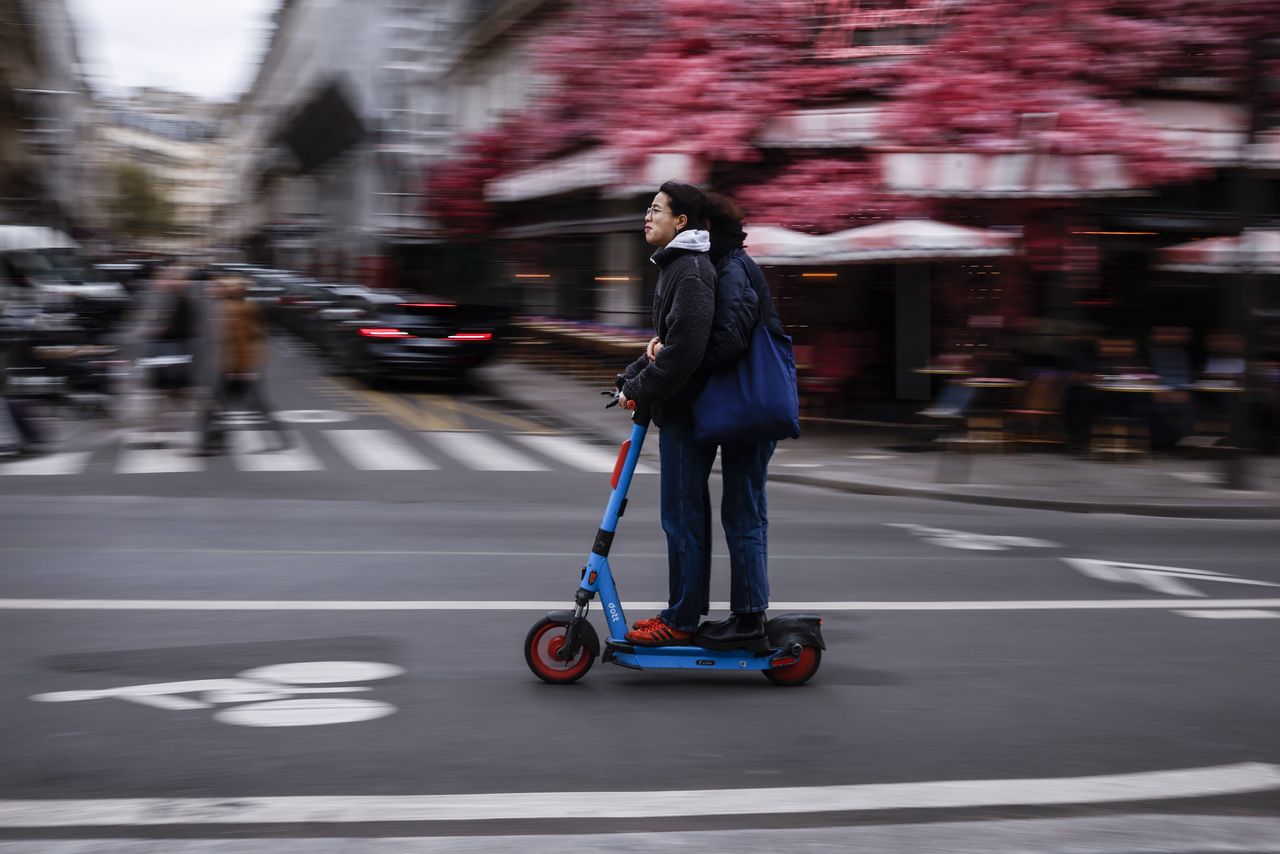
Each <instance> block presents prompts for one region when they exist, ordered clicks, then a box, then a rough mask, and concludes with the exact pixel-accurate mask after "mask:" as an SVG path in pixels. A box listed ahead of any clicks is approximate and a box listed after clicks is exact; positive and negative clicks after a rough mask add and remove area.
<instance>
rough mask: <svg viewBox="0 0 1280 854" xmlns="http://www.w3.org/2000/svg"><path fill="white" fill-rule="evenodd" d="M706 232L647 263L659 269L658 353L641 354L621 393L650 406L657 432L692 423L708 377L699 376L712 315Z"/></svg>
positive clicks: (680, 240)
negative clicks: (662, 428)
mask: <svg viewBox="0 0 1280 854" xmlns="http://www.w3.org/2000/svg"><path fill="white" fill-rule="evenodd" d="M710 248H711V238H710V235H709V234H708V233H707V232H705V231H700V230H696V229H694V230H689V231H682V232H680V233H679V234H677V235H676V237H675V239H674V240H672V241H671V242H670V243H668V244H667V245H666V246H664V247H662V248H661V249H659V250H658V251H657V252H655V253H653V256H652V257H651V258H650V260H651V261H653V263H654V264H657V265H658V268H659V269H660V270H661V272H660V273H659V274H658V286H657V288H656V289H655V290H654V293H653V328H654V329H655V330H656V331H657V335H658V338H659V340H661V341H662V350H661V351H659V353H658V357H657V358H656V359H654V360H653V361H652V362H650V361H649V359H648V357H647V356H645V355H644V354H641V355H640V358H639V359H637V360H636V361H635V362H633V363H632V364H631V366H630V367H628V368H627V370H626V373H625V377H626V380H625V382H624V383H623V385H622V393H623V394H625V395H626V396H627V397H628V398H629V399H631V400H634V401H636V404H637V405H639V406H643V407H649V408H650V410H651V412H652V416H653V423H655V424H657V425H658V426H659V427H666V426H669V425H686V426H687V425H691V424H693V401H694V400H696V399H697V397H698V395H699V394H700V393H701V392H702V388H703V386H704V385H706V382H707V377H708V376H709V374H708V373H707V372H706V371H700V370H699V366H700V365H701V364H702V358H703V356H704V355H705V354H706V350H707V340H708V338H709V337H710V334H711V319H712V316H713V315H714V314H715V302H716V273H715V269H714V268H713V267H712V266H711V259H710V257H709V256H708V255H707V250H709V249H710Z"/></svg>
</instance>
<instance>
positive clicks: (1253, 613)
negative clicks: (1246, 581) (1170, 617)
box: [1173, 608, 1280, 620]
mask: <svg viewBox="0 0 1280 854" xmlns="http://www.w3.org/2000/svg"><path fill="white" fill-rule="evenodd" d="M1173 613H1175V614H1180V615H1182V616H1183V617H1199V618H1201V619H1203V620H1274V619H1277V618H1280V611H1264V610H1262V609H1261V608H1222V609H1219V610H1214V611H1206V610H1203V609H1199V608H1197V609H1195V610H1187V611H1174V612H1173Z"/></svg>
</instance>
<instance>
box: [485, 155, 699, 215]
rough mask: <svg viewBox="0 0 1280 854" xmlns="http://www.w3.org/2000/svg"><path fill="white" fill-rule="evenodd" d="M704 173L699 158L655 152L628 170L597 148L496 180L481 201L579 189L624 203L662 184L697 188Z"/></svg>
mask: <svg viewBox="0 0 1280 854" xmlns="http://www.w3.org/2000/svg"><path fill="white" fill-rule="evenodd" d="M706 171H707V165H706V162H705V160H704V159H703V158H701V157H698V156H695V155H692V154H689V153H687V152H683V151H654V152H651V153H650V154H649V155H648V156H647V157H646V158H645V159H644V162H642V163H639V164H633V165H626V164H624V163H623V161H622V159H621V158H620V157H619V156H618V153H617V152H616V151H614V150H612V149H610V148H608V147H606V146H601V147H597V148H591V149H587V150H586V151H580V152H578V153H577V154H571V155H568V156H566V157H562V158H560V159H558V160H551V161H548V162H546V163H542V164H539V165H537V166H534V167H532V168H530V169H526V170H524V171H522V172H515V173H512V174H510V175H504V176H502V177H500V178H496V179H494V180H492V181H490V182H489V184H488V185H487V186H486V187H485V198H486V199H488V200H489V201H491V202H523V201H529V200H532V199H541V198H548V197H551V196H557V195H561V194H564V193H571V192H576V191H580V190H596V191H600V192H601V193H603V194H604V195H606V196H608V197H610V198H628V197H630V196H634V195H637V194H644V193H649V194H652V193H653V191H654V190H656V189H657V187H658V185H660V184H661V183H662V182H663V181H666V180H676V181H687V182H689V183H691V184H698V183H701V182H702V181H703V180H704V179H705V178H706Z"/></svg>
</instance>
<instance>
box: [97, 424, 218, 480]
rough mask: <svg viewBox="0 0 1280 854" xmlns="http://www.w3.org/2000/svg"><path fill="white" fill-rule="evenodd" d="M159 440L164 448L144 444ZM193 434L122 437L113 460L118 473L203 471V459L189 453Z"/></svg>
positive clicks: (137, 434)
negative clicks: (122, 441) (116, 459)
mask: <svg viewBox="0 0 1280 854" xmlns="http://www.w3.org/2000/svg"><path fill="white" fill-rule="evenodd" d="M152 442H163V443H164V447H158V448H156V447H146V446H147V445H148V444H150V443H152ZM195 447H196V434H195V433H191V432H184V433H131V434H129V435H128V436H127V437H126V440H125V443H124V445H123V447H122V449H121V451H120V458H119V460H118V461H117V462H116V472H117V473H118V474H179V473H185V472H196V471H204V461H203V460H202V459H201V458H200V457H195V456H192V455H191V452H192V451H193V450H195Z"/></svg>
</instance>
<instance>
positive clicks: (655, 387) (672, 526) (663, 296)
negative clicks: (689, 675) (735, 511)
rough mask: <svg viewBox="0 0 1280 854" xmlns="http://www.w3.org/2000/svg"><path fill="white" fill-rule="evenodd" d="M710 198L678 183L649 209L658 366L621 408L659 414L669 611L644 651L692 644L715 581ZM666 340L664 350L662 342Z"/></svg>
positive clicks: (639, 380) (632, 386) (634, 374)
mask: <svg viewBox="0 0 1280 854" xmlns="http://www.w3.org/2000/svg"><path fill="white" fill-rule="evenodd" d="M704 217H705V199H704V197H703V195H702V191H701V190H699V189H698V188H697V187H694V186H691V185H689V184H681V183H679V182H676V181H668V182H666V183H665V184H663V185H662V187H661V188H659V190H658V193H657V195H655V196H654V197H653V202H652V203H651V204H650V205H649V207H648V208H646V209H645V214H644V238H645V241H646V242H647V243H648V244H649V245H650V246H654V247H656V248H657V251H656V252H654V253H653V256H652V257H651V259H650V260H652V261H653V263H655V264H657V265H658V268H659V269H660V271H661V272H660V273H659V274H658V286H657V288H656V289H655V291H654V295H653V328H654V330H655V331H656V332H657V336H656V337H655V338H654V340H653V342H651V343H650V349H651V350H656V352H655V357H654V358H653V359H652V360H650V359H649V356H648V354H647V353H646V354H644V355H641V356H640V358H639V359H637V360H636V361H635V362H634V363H632V364H631V365H630V366H629V367H628V368H627V370H626V372H625V374H624V382H623V385H622V390H621V393H620V396H619V403H620V404H621V405H622V406H623V407H625V408H627V409H635V408H636V406H637V405H639V406H641V407H644V408H646V409H648V410H650V413H651V417H652V419H653V423H654V424H656V425H657V426H658V428H659V431H660V432H659V435H658V456H659V460H660V468H661V473H662V474H661V515H662V530H663V531H664V532H666V535H667V565H668V583H669V586H670V590H669V598H668V602H669V603H670V604H669V606H668V607H667V608H666V609H664V610H663V611H661V612H660V613H659V614H658V615H657V616H656V617H651V618H649V619H647V620H640V621H639V622H637V623H636V624H635V626H634V628H633V629H632V630H631V631H629V632H627V640H628V641H630V642H631V643H634V644H640V645H643V646H662V645H666V644H684V643H689V642H690V641H691V640H692V639H693V633H694V632H695V631H696V630H697V628H698V621H699V620H700V619H701V618H702V615H703V614H705V613H707V610H708V607H709V601H708V599H709V590H710V577H711V495H710V492H709V489H708V486H707V481H708V479H709V478H710V477H711V464H712V463H713V462H714V461H715V457H716V449H715V446H714V445H713V446H710V447H708V446H705V445H700V444H699V443H698V442H697V440H696V439H695V438H694V432H693V402H694V400H696V399H697V397H698V394H699V393H700V392H701V391H702V388H703V386H704V385H705V384H706V381H707V376H708V375H709V374H708V373H707V372H706V371H705V370H700V366H701V365H702V361H703V357H704V356H705V355H706V350H707V341H708V339H709V337H710V334H711V321H712V316H713V314H714V313H715V292H716V276H715V270H714V269H712V266H711V260H710V258H709V257H708V255H707V251H708V249H710V247H711V243H710V238H709V236H708V234H707V232H706V231H705V230H703V225H704ZM659 342H661V347H658V346H657V345H658V343H659Z"/></svg>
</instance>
